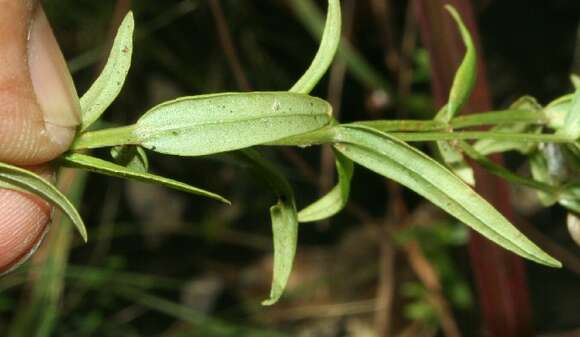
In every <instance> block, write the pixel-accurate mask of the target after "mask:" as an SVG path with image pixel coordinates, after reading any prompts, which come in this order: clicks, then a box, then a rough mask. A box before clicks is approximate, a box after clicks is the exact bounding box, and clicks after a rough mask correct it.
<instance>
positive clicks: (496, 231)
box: [336, 126, 561, 267]
mask: <svg viewBox="0 0 580 337" xmlns="http://www.w3.org/2000/svg"><path fill="white" fill-rule="evenodd" d="M336 138H337V141H338V142H339V144H337V145H336V148H337V149H338V150H339V151H341V152H342V153H343V154H344V155H345V156H347V157H348V158H350V159H351V160H353V161H355V162H357V163H359V164H360V165H363V166H365V167H367V168H368V169H370V170H372V171H375V172H377V173H379V174H381V175H383V176H385V177H387V178H390V179H393V180H395V181H397V182H399V183H401V184H402V185H404V186H406V187H408V188H410V189H411V190H413V191H415V192H417V193H418V194H420V195H422V196H423V197H425V198H426V199H428V200H430V201H431V202H432V203H434V204H435V205H437V206H438V207H440V208H442V209H443V210H445V211H446V212H448V213H449V214H451V215H453V216H455V217H456V218H458V219H459V220H461V221H462V222H464V223H465V224H467V225H469V226H471V227H472V228H473V229H475V230H476V231H478V232H479V233H481V234H482V235H484V236H485V237H487V238H488V239H490V240H492V241H494V242H496V243H497V244H499V245H500V246H502V247H504V248H506V249H508V250H511V251H512V252H515V253H517V254H519V255H521V256H523V257H526V258H528V259H530V260H532V261H535V262H538V263H541V264H544V265H547V266H552V267H560V266H561V263H560V262H559V261H557V260H555V259H554V258H552V257H551V256H549V255H548V254H546V253H545V252H544V251H542V250H541V249H540V248H539V247H537V246H536V245H535V244H534V243H533V242H531V241H530V240H528V239H527V238H526V237H525V236H524V235H523V234H522V233H521V232H519V231H518V230H517V229H516V228H515V227H514V226H513V225H512V224H511V223H510V222H509V221H508V220H507V219H506V218H504V217H503V216H502V215H501V214H500V213H499V212H498V211H497V210H496V209H495V208H493V206H491V205H490V204H489V203H488V202H487V201H486V200H485V199H483V198H482V197H480V196H479V195H478V194H477V193H476V192H475V191H473V190H472V189H471V188H470V187H469V186H468V185H466V184H465V183H464V182H463V181H462V180H461V179H459V178H458V177H456V176H455V175H454V174H453V173H452V172H450V171H449V170H448V169H446V168H445V167H443V166H442V165H441V164H439V163H437V162H436V161H434V160H433V159H431V158H429V157H428V156H426V155H425V154H423V153H422V152H420V151H418V150H417V149H415V148H413V147H411V146H409V145H408V144H406V143H404V142H402V141H400V140H398V139H396V138H394V137H392V136H390V135H388V134H385V133H382V132H380V131H377V130H373V129H371V128H367V127H361V126H343V127H338V129H337V134H336Z"/></svg>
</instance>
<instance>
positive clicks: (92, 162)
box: [61, 153, 230, 204]
mask: <svg viewBox="0 0 580 337" xmlns="http://www.w3.org/2000/svg"><path fill="white" fill-rule="evenodd" d="M61 162H62V164H63V165H65V166H68V167H74V168H79V169H83V170H87V171H91V172H95V173H100V174H104V175H108V176H113V177H119V178H129V179H134V180H138V181H142V182H145V183H150V184H158V185H163V186H165V187H169V188H173V189H176V190H179V191H182V192H186V193H191V194H196V195H200V196H204V197H207V198H211V199H215V200H218V201H221V202H223V203H226V204H229V203H230V202H229V201H228V200H227V199H225V198H223V197H222V196H220V195H217V194H215V193H212V192H209V191H206V190H202V189H200V188H197V187H194V186H191V185H188V184H185V183H182V182H179V181H176V180H173V179H169V178H165V177H161V176H157V175H154V174H149V173H145V172H141V171H134V170H132V169H131V168H128V167H125V166H121V165H117V164H115V163H111V162H108V161H106V160H102V159H99V158H95V157H91V156H87V155H84V154H80V153H68V154H65V155H64V156H63V157H62V158H61Z"/></svg>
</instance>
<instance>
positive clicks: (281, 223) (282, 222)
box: [236, 149, 298, 305]
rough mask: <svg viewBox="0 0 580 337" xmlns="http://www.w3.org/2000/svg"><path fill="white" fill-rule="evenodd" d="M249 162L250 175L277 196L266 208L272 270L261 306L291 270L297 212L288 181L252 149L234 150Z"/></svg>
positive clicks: (275, 296)
mask: <svg viewBox="0 0 580 337" xmlns="http://www.w3.org/2000/svg"><path fill="white" fill-rule="evenodd" d="M236 154H237V156H238V157H240V158H241V159H242V160H243V161H245V162H246V163H248V164H249V165H250V169H251V170H252V172H253V173H254V175H255V176H256V177H257V178H258V179H260V180H262V181H264V182H265V183H266V185H268V187H269V188H270V189H271V190H272V191H273V192H274V194H276V196H277V197H278V203H277V204H276V205H274V206H272V207H271V208H270V218H271V220H272V234H273V237H274V268H273V270H274V272H273V275H272V288H271V290H270V298H268V299H267V300H265V301H263V302H262V304H263V305H272V304H275V303H276V302H278V300H279V299H280V297H281V296H282V294H283V293H284V289H285V288H286V284H287V283H288V279H289V278H290V273H291V272H292V264H293V263H294V256H295V255H296V245H297V241H298V215H297V211H296V201H295V200H294V192H293V191H292V186H290V183H289V182H288V180H287V179H286V178H285V177H284V176H283V175H282V174H280V172H279V170H278V169H277V168H276V167H275V166H274V165H272V164H271V163H270V162H268V161H267V160H265V159H264V158H262V156H261V155H260V153H259V152H258V151H256V150H254V149H244V150H242V151H239V152H237V153H236Z"/></svg>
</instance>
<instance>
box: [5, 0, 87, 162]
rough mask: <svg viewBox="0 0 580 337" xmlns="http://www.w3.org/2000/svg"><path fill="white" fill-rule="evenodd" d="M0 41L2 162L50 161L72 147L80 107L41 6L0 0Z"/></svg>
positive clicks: (26, 2) (24, 0)
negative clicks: (0, 66)
mask: <svg viewBox="0 0 580 337" xmlns="http://www.w3.org/2000/svg"><path fill="white" fill-rule="evenodd" d="M0 45H1V46H2V49H1V50H0V64H1V65H2V68H1V69H0V144H1V145H2V146H0V160H1V161H4V162H9V163H12V164H20V165H32V164H41V163H44V162H47V161H50V160H52V159H54V158H56V157H57V156H58V155H60V154H61V153H62V152H64V151H65V150H66V149H67V148H68V146H69V145H70V142H71V141H72V139H73V137H74V134H75V130H76V126H77V125H78V124H79V110H80V107H79V100H78V95H77V93H76V90H75V88H74V85H73V82H72V79H71V77H70V74H69V72H68V69H67V67H66V63H65V61H64V58H63V56H62V53H61V51H60V48H59V47H58V44H57V42H56V39H55V38H54V35H53V33H52V30H51V28H50V24H49V23H48V20H47V18H46V15H45V14H44V11H43V10H42V7H41V6H40V5H38V6H34V5H33V2H32V1H30V0H16V1H14V0H0Z"/></svg>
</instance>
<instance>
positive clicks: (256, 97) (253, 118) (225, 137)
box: [133, 92, 332, 156]
mask: <svg viewBox="0 0 580 337" xmlns="http://www.w3.org/2000/svg"><path fill="white" fill-rule="evenodd" d="M331 114H332V107H331V106H330V104H328V103H327V102H326V101H324V100H322V99H319V98H315V97H311V96H307V95H303V94H294V93H288V92H254V93H227V94H216V95H204V96H196V97H186V98H180V99H177V100H175V101H170V102H166V103H163V104H161V105H158V106H156V107H154V108H153V109H151V110H149V112H147V113H146V114H145V115H143V116H142V117H141V118H140V119H139V121H138V122H137V124H136V125H135V127H134V130H133V137H134V140H135V142H136V143H137V144H141V145H142V146H143V147H145V148H147V149H150V150H152V151H156V152H160V153H166V154H173V155H181V156H199V155H206V154H213V153H219V152H225V151H232V150H238V149H243V148H246V147H249V146H254V145H260V144H262V143H266V142H270V141H275V140H278V139H282V138H285V137H289V136H293V135H298V134H302V133H305V132H309V131H313V130H316V129H319V128H321V127H323V126H325V125H327V124H328V123H329V122H330V120H331Z"/></svg>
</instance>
